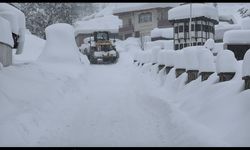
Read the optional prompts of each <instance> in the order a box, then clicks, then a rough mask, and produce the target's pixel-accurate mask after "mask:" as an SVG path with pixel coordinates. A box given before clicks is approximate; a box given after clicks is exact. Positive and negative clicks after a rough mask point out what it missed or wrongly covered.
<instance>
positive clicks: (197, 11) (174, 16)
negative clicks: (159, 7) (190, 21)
mask: <svg viewBox="0 0 250 150" xmlns="http://www.w3.org/2000/svg"><path fill="white" fill-rule="evenodd" d="M202 16H204V17H207V18H210V19H214V20H217V21H219V18H218V10H217V9H216V8H214V7H212V6H209V5H207V4H192V17H193V18H195V17H202ZM189 17H190V4H185V5H181V6H178V7H175V8H172V9H170V10H169V11H168V20H178V19H187V18H189Z"/></svg>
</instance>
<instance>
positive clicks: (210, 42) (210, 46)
mask: <svg viewBox="0 0 250 150" xmlns="http://www.w3.org/2000/svg"><path fill="white" fill-rule="evenodd" d="M204 46H205V48H207V49H209V50H213V49H214V47H215V43H214V40H213V39H208V40H207V41H206V42H205V44H204Z"/></svg>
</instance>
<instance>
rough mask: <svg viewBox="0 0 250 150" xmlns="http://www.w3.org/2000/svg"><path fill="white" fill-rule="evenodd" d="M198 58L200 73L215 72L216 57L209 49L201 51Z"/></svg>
mask: <svg viewBox="0 0 250 150" xmlns="http://www.w3.org/2000/svg"><path fill="white" fill-rule="evenodd" d="M198 58H199V72H215V63H214V56H213V54H212V52H211V51H210V50H209V49H207V48H203V49H200V51H199V54H198Z"/></svg>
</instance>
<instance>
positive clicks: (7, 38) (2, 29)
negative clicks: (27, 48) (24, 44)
mask: <svg viewBox="0 0 250 150" xmlns="http://www.w3.org/2000/svg"><path fill="white" fill-rule="evenodd" d="M0 33H1V34H0V42H2V43H5V44H8V45H9V46H11V47H13V46H14V41H13V38H12V33H11V28H10V23H9V22H8V20H6V19H4V18H2V17H0Z"/></svg>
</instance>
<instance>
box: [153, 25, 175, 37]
mask: <svg viewBox="0 0 250 150" xmlns="http://www.w3.org/2000/svg"><path fill="white" fill-rule="evenodd" d="M173 32H174V29H173V28H154V29H153V30H152V31H151V33H150V36H151V37H152V38H154V37H164V38H169V39H172V38H173V34H174V33H173Z"/></svg>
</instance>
